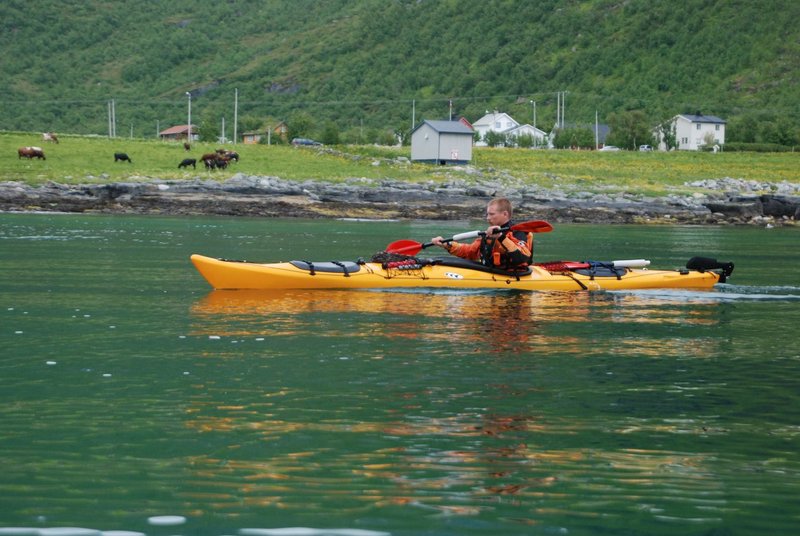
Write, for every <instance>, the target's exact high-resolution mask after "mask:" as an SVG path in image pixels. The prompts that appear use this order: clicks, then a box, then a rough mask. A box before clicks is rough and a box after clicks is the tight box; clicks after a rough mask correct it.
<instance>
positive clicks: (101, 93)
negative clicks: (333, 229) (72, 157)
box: [0, 0, 800, 137]
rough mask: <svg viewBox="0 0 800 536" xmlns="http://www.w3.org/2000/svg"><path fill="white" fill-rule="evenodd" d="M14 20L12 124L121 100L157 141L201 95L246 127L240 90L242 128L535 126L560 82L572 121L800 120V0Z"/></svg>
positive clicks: (547, 113)
mask: <svg viewBox="0 0 800 536" xmlns="http://www.w3.org/2000/svg"><path fill="white" fill-rule="evenodd" d="M3 15H4V16H3V18H2V20H0V52H2V54H0V107H1V109H2V115H0V129H6V130H34V131H35V130H56V131H59V132H76V133H87V134H88V133H96V134H104V133H106V132H107V131H108V102H109V101H110V100H111V99H113V100H114V103H115V110H116V119H117V131H118V133H120V132H124V133H126V134H127V133H128V132H129V131H130V132H132V133H133V134H134V135H135V136H146V137H151V136H154V135H155V132H156V130H157V128H166V127H167V126H171V125H172V124H176V123H185V120H186V114H187V97H186V96H185V93H186V92H187V91H188V92H191V94H192V106H193V119H194V121H193V122H195V123H205V124H208V125H218V124H219V123H220V121H221V119H222V118H223V117H225V118H226V120H227V121H228V124H229V125H230V124H231V123H232V121H233V116H234V91H235V90H238V113H239V132H240V133H241V131H242V130H243V129H247V128H253V127H255V126H257V125H258V124H259V123H261V122H264V121H265V120H267V118H269V120H277V119H289V120H291V119H294V123H295V124H296V125H301V124H302V125H304V128H306V129H318V130H319V129H322V128H323V127H324V126H325V127H327V128H336V129H338V130H339V131H341V132H348V131H350V132H355V131H358V132H359V136H363V135H364V134H363V133H364V130H367V131H369V132H374V131H377V130H380V131H392V130H395V129H399V128H403V129H408V128H409V127H410V126H411V124H412V118H415V119H416V120H417V121H419V120H420V119H422V118H443V117H447V115H448V114H449V113H450V108H449V105H450V103H451V102H452V106H453V113H454V114H456V115H464V116H465V117H467V118H468V119H470V120H475V119H477V118H478V117H480V116H481V115H482V114H483V112H484V111H485V110H487V109H493V108H494V109H502V110H505V111H509V112H511V113H512V114H514V115H515V116H517V117H518V119H519V120H521V121H525V122H530V121H531V120H532V113H533V106H532V104H531V101H536V111H537V119H538V121H537V122H538V125H539V126H541V127H546V128H548V129H549V127H551V126H552V124H553V122H554V121H555V113H556V112H555V107H556V92H558V91H566V92H567V93H566V100H567V103H566V110H567V111H566V119H567V121H568V122H577V123H581V122H583V123H589V122H593V121H594V116H595V111H597V112H598V113H599V114H600V118H601V120H604V119H605V118H606V116H608V115H609V114H611V113H614V112H621V111H627V110H641V111H643V112H644V113H645V114H646V116H647V117H648V118H649V119H650V120H651V121H652V122H653V123H654V124H655V123H656V122H659V121H662V120H663V119H666V118H668V117H671V116H672V115H675V114H676V113H682V112H690V113H696V112H698V111H700V112H702V113H707V114H714V115H718V116H721V117H723V118H726V119H728V120H729V121H730V122H731V127H733V131H734V132H735V131H736V127H737V126H738V127H740V131H743V130H744V129H743V128H741V127H743V126H744V125H759V124H765V123H770V124H776V123H777V122H782V125H783V128H784V129H786V128H788V129H789V130H793V131H794V132H796V131H797V126H798V124H800V109H799V107H798V102H799V101H800V88H799V87H798V72H800V25H798V24H797V20H800V3H798V2H796V1H788V0H765V1H761V2H750V1H743V0H742V1H737V0H728V1H724V0H720V1H710V0H687V1H685V2H653V1H645V0H628V1H621V0H618V1H608V0H588V1H582V2H579V1H564V0H560V1H558V0H537V1H536V2H530V1H527V0H480V1H478V0H467V1H452V0H438V1H434V0H351V1H348V0H325V1H324V2H321V1H313V0H284V1H279V0H272V1H263V0H229V1H220V0H213V1H212V0H195V1H193V2H173V1H169V2H168V1H143V0H120V1H113V2H112V1H101V0H88V1H86V2H82V3H74V2H63V1H56V0H38V1H37V2H35V3H31V2H24V1H20V0H10V1H7V2H6V5H5V8H4V14H3ZM412 114H413V115H412ZM215 128H218V127H215ZM753 128H756V127H752V128H751V129H749V130H752V129H753ZM758 128H761V127H758ZM231 132H232V127H229V129H228V133H229V134H230V133H231Z"/></svg>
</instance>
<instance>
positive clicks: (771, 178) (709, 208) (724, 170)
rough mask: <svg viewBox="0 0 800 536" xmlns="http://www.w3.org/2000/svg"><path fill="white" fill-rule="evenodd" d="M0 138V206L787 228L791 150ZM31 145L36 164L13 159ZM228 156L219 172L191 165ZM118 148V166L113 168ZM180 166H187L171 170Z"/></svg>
mask: <svg viewBox="0 0 800 536" xmlns="http://www.w3.org/2000/svg"><path fill="white" fill-rule="evenodd" d="M59 140H60V143H58V144H54V143H50V142H44V141H42V138H41V135H40V134H37V133H0V162H2V163H3V165H2V168H0V210H2V211H5V212H31V211H44V212H47V211H58V212H75V213H80V212H100V213H140V214H164V215H171V214H175V215H179V214H218V215H246V216H261V217H305V218H366V219H439V220H453V219H459V220H461V219H478V218H480V215H481V213H482V211H483V209H484V206H485V204H486V202H487V201H488V200H489V199H490V198H492V197H500V196H504V197H509V198H510V199H511V200H512V202H514V205H515V211H516V213H517V215H518V217H523V218H528V217H535V218H541V219H549V220H551V221H553V222H558V223H564V222H574V223H652V224H702V225H731V224H734V225H762V226H781V225H797V221H798V220H800V155H798V154H797V153H767V154H764V153H738V152H737V153H717V154H712V153H697V152H671V153H662V152H648V153H639V152H628V151H621V152H618V153H613V152H608V153H606V152H597V151H569V150H558V151H556V150H530V149H511V148H475V150H474V152H473V161H472V162H471V164H470V165H466V166H432V165H427V164H418V163H413V162H411V161H410V159H409V156H410V150H409V148H408V147H377V146H337V147H292V146H290V145H271V146H266V145H243V144H236V145H232V144H225V145H220V144H207V143H195V144H193V146H192V148H191V150H190V151H186V150H185V149H184V148H183V144H182V143H177V142H163V141H154V140H141V139H123V138H115V139H108V138H100V137H77V136H76V137H72V136H63V135H60V136H59ZM24 146H37V147H41V148H42V149H43V151H44V153H45V155H46V159H44V160H41V159H36V158H34V159H27V158H18V155H17V149H18V148H19V147H24ZM221 147H224V148H225V149H228V150H235V151H236V152H238V153H239V155H240V160H239V162H231V164H230V166H229V167H228V169H225V170H206V169H205V168H204V167H203V164H202V162H201V161H200V156H201V155H202V154H205V153H209V152H214V151H215V150H216V149H217V148H221ZM117 152H123V153H125V154H127V155H128V156H129V157H130V160H131V161H130V162H127V161H115V159H114V153H117ZM184 158H194V159H196V160H197V162H198V164H197V168H196V169H192V168H191V167H190V168H188V169H178V167H177V166H178V164H179V163H180V162H181V161H182V160H183V159H184Z"/></svg>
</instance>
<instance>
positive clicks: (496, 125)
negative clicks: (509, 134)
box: [494, 121, 502, 130]
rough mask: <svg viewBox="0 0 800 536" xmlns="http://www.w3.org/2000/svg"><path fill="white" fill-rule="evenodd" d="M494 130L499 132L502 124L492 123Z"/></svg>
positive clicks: (498, 122)
mask: <svg viewBox="0 0 800 536" xmlns="http://www.w3.org/2000/svg"><path fill="white" fill-rule="evenodd" d="M494 128H496V129H497V130H500V129H501V128H502V123H500V121H495V122H494Z"/></svg>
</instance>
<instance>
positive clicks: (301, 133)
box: [286, 112, 314, 140]
mask: <svg viewBox="0 0 800 536" xmlns="http://www.w3.org/2000/svg"><path fill="white" fill-rule="evenodd" d="M286 126H287V127H289V139H290V140H291V139H293V138H309V137H311V133H312V132H313V128H314V118H313V117H311V114H309V113H308V112H295V113H294V114H292V115H291V116H290V117H289V120H288V121H287V125H286Z"/></svg>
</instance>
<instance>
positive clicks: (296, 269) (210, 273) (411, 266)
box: [191, 254, 733, 291]
mask: <svg viewBox="0 0 800 536" xmlns="http://www.w3.org/2000/svg"><path fill="white" fill-rule="evenodd" d="M191 260H192V263H194V266H195V267H196V268H197V270H198V271H199V272H200V274H201V275H202V276H203V277H204V278H205V279H206V281H208V283H209V284H210V285H211V286H212V287H213V288H214V289H218V290H223V289H224V290H234V289H248V290H269V289H408V288H451V289H512V290H524V291H548V290H557V291H576V290H628V289H654V288H695V289H710V288H712V287H713V286H714V285H715V284H717V283H721V282H725V279H726V278H727V277H728V276H729V275H730V274H731V272H732V271H733V263H718V262H717V261H716V260H714V259H708V258H704V257H695V258H693V259H692V260H690V261H689V262H688V263H687V268H685V269H679V270H654V269H648V268H647V267H646V265H647V264H649V261H641V262H640V261H635V262H631V261H613V262H608V263H593V262H563V261H558V262H554V263H542V264H536V265H533V266H531V267H529V268H528V269H526V270H525V271H522V272H517V273H511V272H507V271H503V270H498V269H493V268H487V267H484V266H482V265H480V264H479V263H476V262H472V261H467V260H464V259H458V258H442V259H439V258H436V259H414V260H409V261H403V262H394V263H377V262H363V261H359V262H352V261H325V262H309V261H290V262H277V263H265V264H262V263H254V262H246V261H233V260H225V259H215V258H211V257H206V256H203V255H197V254H195V255H192V256H191ZM632 266H639V267H632Z"/></svg>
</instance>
